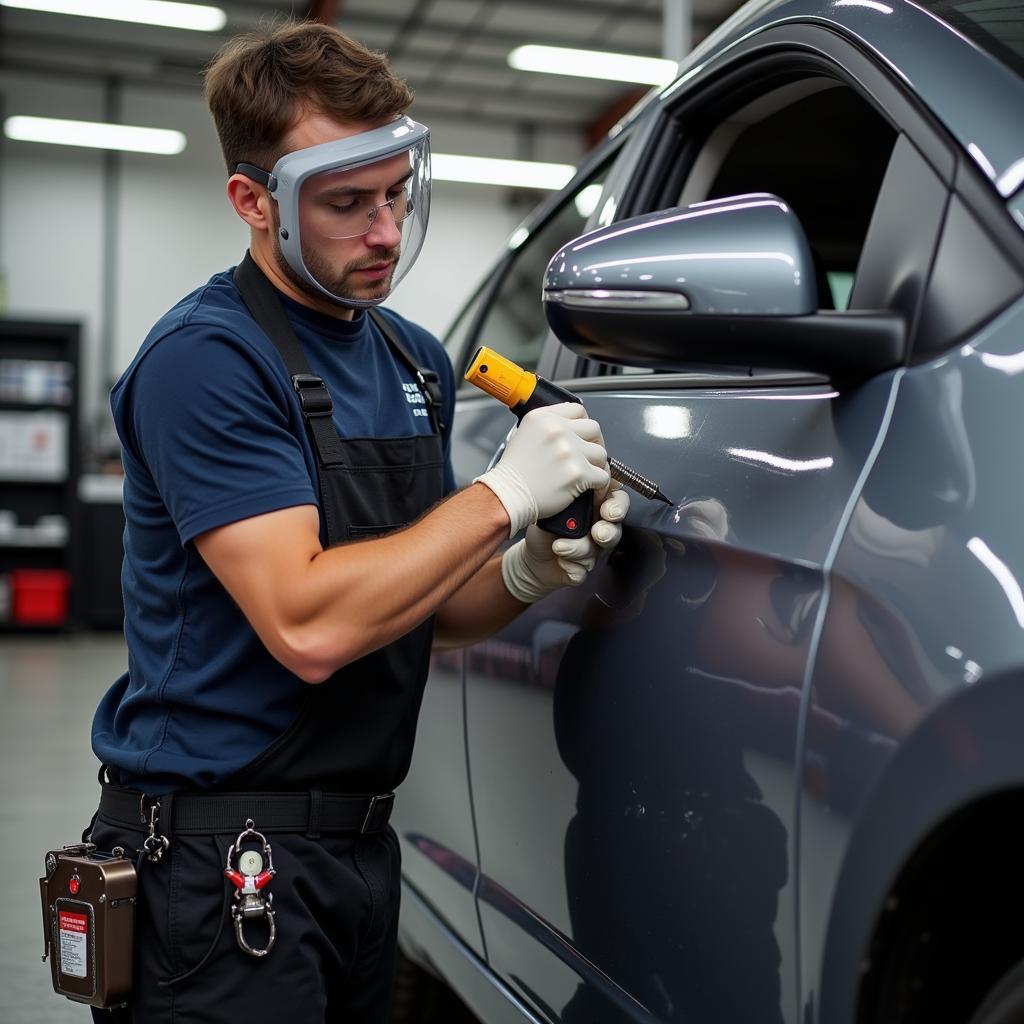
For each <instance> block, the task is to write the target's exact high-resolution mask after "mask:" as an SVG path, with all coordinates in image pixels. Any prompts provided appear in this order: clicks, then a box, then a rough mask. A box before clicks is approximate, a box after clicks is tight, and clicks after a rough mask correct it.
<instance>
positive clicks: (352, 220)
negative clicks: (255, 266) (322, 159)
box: [286, 139, 430, 307]
mask: <svg viewBox="0 0 1024 1024" xmlns="http://www.w3.org/2000/svg"><path fill="white" fill-rule="evenodd" d="M297 199H298V203H297V206H298V209H297V214H298V217H297V226H298V229H299V230H298V232H297V234H298V238H297V239H294V240H293V246H292V251H293V253H294V252H295V250H296V249H297V250H298V252H297V253H296V255H300V256H301V263H302V269H301V270H300V273H302V275H303V276H304V277H306V278H307V280H309V281H311V283H313V284H314V285H315V286H316V287H317V288H318V289H319V290H320V291H323V292H324V293H325V294H327V295H328V296H329V297H330V298H332V299H335V300H336V301H339V302H342V303H344V304H346V305H351V306H356V307H365V306H373V305H377V304H378V303H380V302H383V301H384V300H385V299H386V298H387V297H388V295H389V294H390V292H391V291H392V290H393V289H394V288H395V286H396V285H397V284H398V282H399V281H400V280H401V279H402V278H403V277H404V276H405V274H406V273H408V271H409V269H410V268H411V267H412V265H413V263H414V262H415V261H416V257H417V256H418V255H419V251H420V249H421V247H422V245H423V239H424V236H425V234H426V229H427V219H428V215H429V213H430V144H429V141H428V139H423V140H422V141H420V142H418V143H417V144H416V145H414V146H413V147H412V148H410V149H407V150H405V151H404V152H400V153H398V154H396V155H394V156H389V157H386V158H384V159H382V160H378V161H375V162H374V163H368V164H364V165H362V166H358V167H354V168H353V167H341V168H331V169H329V170H325V171H321V172H318V173H315V174H311V175H309V176H308V177H306V178H305V179H304V180H303V181H302V182H301V184H300V185H299V190H298V197H297ZM296 242H297V243H298V244H297V245H294V243H296ZM287 255H288V253H287V252H286V256H287ZM289 262H292V259H291V258H289ZM293 267H294V263H293ZM296 269H299V268H296Z"/></svg>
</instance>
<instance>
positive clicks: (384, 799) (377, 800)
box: [359, 793, 395, 836]
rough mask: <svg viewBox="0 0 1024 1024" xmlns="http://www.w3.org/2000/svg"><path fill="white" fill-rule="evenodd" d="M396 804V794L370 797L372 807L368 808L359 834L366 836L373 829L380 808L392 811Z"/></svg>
mask: <svg viewBox="0 0 1024 1024" xmlns="http://www.w3.org/2000/svg"><path fill="white" fill-rule="evenodd" d="M394 802H395V794H394V793H381V794H378V795H377V796H372V797H370V806H369V807H367V808H366V817H365V818H363V824H362V825H361V826H360V829H359V834H360V835H361V836H364V835H366V833H367V832H369V831H370V829H371V828H372V827H373V817H374V815H375V814H376V812H377V808H378V807H380V806H385V807H387V809H388V810H389V811H390V809H391V805H392V804H393V803H394Z"/></svg>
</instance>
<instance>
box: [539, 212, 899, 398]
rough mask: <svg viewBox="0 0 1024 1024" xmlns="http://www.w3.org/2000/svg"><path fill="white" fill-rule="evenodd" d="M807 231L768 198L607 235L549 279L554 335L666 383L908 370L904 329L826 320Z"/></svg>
mask: <svg viewBox="0 0 1024 1024" xmlns="http://www.w3.org/2000/svg"><path fill="white" fill-rule="evenodd" d="M817 291H818V285H817V275H816V272H815V265H814V258H813V256H812V254H811V249H810V245H809V244H808V242H807V238H806V236H805V234H804V231H803V228H802V226H801V225H800V221H799V220H798V218H797V217H796V215H795V214H794V213H793V211H792V210H791V209H790V208H789V206H788V205H787V204H786V202H785V201H784V200H782V199H780V198H778V197H777V196H773V195H770V194H768V193H754V194H750V195H742V196H731V197H729V198H726V199H713V200H710V201H708V202H703V203H694V204H693V205H692V206H686V207H677V208H675V209H671V210H661V211H659V212H657V213H651V214H645V215H644V216H641V217H634V218H632V219H630V220H625V221H620V222H618V223H616V224H612V225H610V226H608V227H604V228H599V229H598V230H597V231H592V232H589V233H588V234H586V235H583V236H581V237H580V238H577V239H575V240H574V241H572V242H570V243H569V244H568V245H566V246H565V247H564V248H563V249H562V250H560V251H559V252H558V253H556V254H555V256H554V257H553V259H552V260H551V261H550V263H549V264H548V268H547V272H546V273H545V277H544V292H543V301H544V311H545V314H546V316H547V319H548V323H549V324H550V325H551V329H552V330H553V331H554V332H555V334H556V335H557V336H558V338H559V339H560V340H561V341H562V342H563V343H564V344H565V345H567V346H568V347H569V348H570V349H572V350H573V351H574V352H576V353H578V354H579V355H582V356H585V357H587V358H588V359H596V360H599V361H601V362H605V363H617V364H620V365H626V366H642V367H650V368H653V369H659V370H669V371H694V370H713V369H732V370H736V369H743V370H750V369H751V368H754V367H757V368H760V369H781V370H800V371H804V372H810V373H816V374H823V375H824V376H827V377H829V378H830V379H832V380H833V381H836V382H850V381H856V380H863V379H866V378H867V377H870V376H873V375H874V374H876V373H879V372H881V371H883V370H886V369H890V368H892V367H895V366H899V365H901V364H902V363H903V360H904V350H905V343H906V342H905V339H906V326H905V323H904V320H903V317H902V316H901V315H899V314H896V313H892V312H890V311H888V310H883V311H879V312H859V311H858V312H842V313H840V312H832V311H819V310H818V308H817V307H818V299H817Z"/></svg>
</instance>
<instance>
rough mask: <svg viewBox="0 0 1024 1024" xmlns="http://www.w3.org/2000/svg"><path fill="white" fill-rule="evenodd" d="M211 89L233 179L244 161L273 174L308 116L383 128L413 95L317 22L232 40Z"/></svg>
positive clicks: (211, 73)
mask: <svg viewBox="0 0 1024 1024" xmlns="http://www.w3.org/2000/svg"><path fill="white" fill-rule="evenodd" d="M205 89H206V102H207V103H208V104H209V107H210V113H211V114H213V123H214V125H215V126H216V128H217V136H218V138H219V139H220V147H221V150H222V151H223V153H224V161H225V163H226V164H227V166H228V174H233V173H234V171H235V166H236V165H237V164H238V163H239V162H242V161H244V162H245V163H250V164H254V165H255V166H257V167H262V168H263V169H264V170H268V171H269V170H270V169H271V168H272V167H273V166H274V164H275V163H276V162H277V160H278V159H279V158H280V157H281V156H283V155H284V153H283V152H282V150H281V143H282V140H283V138H284V135H285V133H286V132H287V131H288V129H289V128H290V127H291V126H292V124H293V123H294V121H295V120H296V118H297V117H298V116H299V115H300V114H301V112H302V111H303V109H308V110H314V111H317V112H318V113H323V114H326V115H328V116H329V117H331V118H333V119H334V120H335V121H341V122H345V123H354V122H363V121H365V122H370V123H384V122H386V121H389V120H391V119H392V118H394V117H397V116H398V115H399V114H402V113H404V112H405V111H406V110H407V109H408V108H409V105H410V104H411V103H412V95H413V94H412V91H411V90H410V89H409V87H408V86H407V85H406V84H405V82H403V81H402V80H401V79H400V78H397V77H395V75H394V74H393V73H392V71H391V68H390V67H389V66H388V62H387V58H386V57H385V56H384V54H383V53H377V52H375V51H373V50H368V49H367V48H366V47H365V46H363V45H362V43H358V42H356V41H355V40H354V39H350V38H349V37H348V36H347V35H345V34H344V33H343V32H339V31H338V30H337V29H335V28H331V27H330V26H329V25H322V24H320V23H318V22H312V21H306V22H285V23H283V24H279V25H275V26H270V27H267V28H261V29H257V30H255V31H253V32H247V33H245V34H244V35H240V36H235V37H234V38H233V39H229V40H228V42H227V43H225V45H224V46H223V47H222V48H221V50H220V52H219V53H218V54H217V56H216V57H214V59H213V61H212V62H211V63H210V65H209V67H208V68H207V69H206V76H205Z"/></svg>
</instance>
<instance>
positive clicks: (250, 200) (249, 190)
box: [228, 174, 273, 231]
mask: <svg viewBox="0 0 1024 1024" xmlns="http://www.w3.org/2000/svg"><path fill="white" fill-rule="evenodd" d="M228 200H229V201H230V202H231V205H232V206H233V207H234V208H235V213H237V214H238V216H239V217H241V218H242V220H244V221H245V223H246V224H248V225H249V227H251V228H254V229H255V230H257V231H272V230H273V221H272V220H271V216H270V204H271V203H272V202H273V199H271V198H270V195H269V194H268V193H267V190H266V189H265V188H264V187H263V186H262V185H257V184H256V182H254V181H253V180H252V179H251V178H247V177H246V176H245V175H244V174H232V175H231V177H230V178H228Z"/></svg>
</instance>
